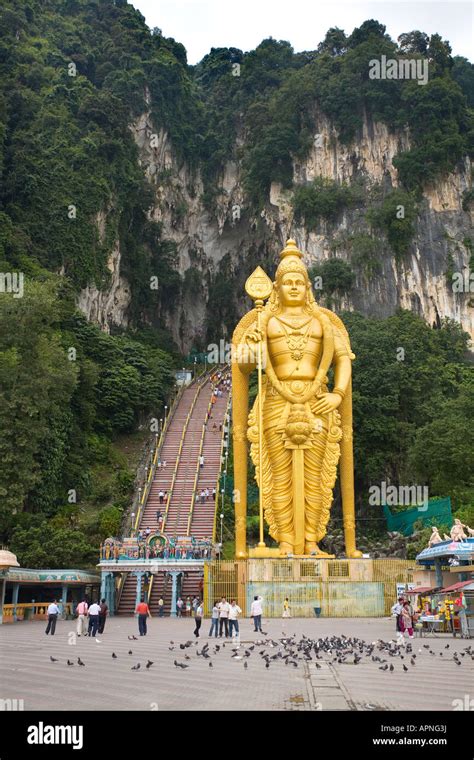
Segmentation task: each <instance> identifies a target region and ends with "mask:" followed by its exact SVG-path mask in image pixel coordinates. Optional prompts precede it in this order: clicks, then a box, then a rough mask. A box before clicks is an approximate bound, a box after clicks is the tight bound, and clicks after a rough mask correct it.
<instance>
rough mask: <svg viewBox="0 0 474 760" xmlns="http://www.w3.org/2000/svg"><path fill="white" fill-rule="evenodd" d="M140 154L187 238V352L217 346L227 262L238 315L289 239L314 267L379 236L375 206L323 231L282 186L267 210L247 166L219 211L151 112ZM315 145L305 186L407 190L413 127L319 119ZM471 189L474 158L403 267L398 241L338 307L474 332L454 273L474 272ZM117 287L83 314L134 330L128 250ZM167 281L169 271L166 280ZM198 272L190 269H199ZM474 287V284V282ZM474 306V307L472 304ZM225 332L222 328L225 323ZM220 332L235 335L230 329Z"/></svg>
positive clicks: (422, 216) (425, 221)
mask: <svg viewBox="0 0 474 760" xmlns="http://www.w3.org/2000/svg"><path fill="white" fill-rule="evenodd" d="M131 130H132V133H133V135H134V138H135V141H136V143H137V145H138V148H139V155H140V163H141V165H142V167H143V169H144V171H145V173H146V175H147V177H148V179H149V181H150V183H151V184H152V185H153V186H154V188H155V204H154V208H153V209H152V212H151V214H152V217H153V219H155V220H157V221H160V222H161V223H162V225H163V237H164V238H167V239H169V240H172V241H174V242H175V243H176V246H177V251H178V261H177V268H178V269H179V272H180V274H181V275H182V276H183V278H185V277H186V272H187V271H188V270H192V272H193V279H192V282H193V283H194V285H193V287H191V288H187V289H184V288H183V292H182V298H181V300H180V301H179V302H177V303H175V304H174V305H173V307H172V309H171V310H169V311H168V312H167V314H166V315H165V321H166V322H167V325H168V327H169V329H170V331H171V333H172V334H173V337H174V339H175V341H176V343H177V344H178V345H179V346H180V348H181V349H182V350H183V351H187V350H189V348H190V347H191V346H192V345H193V344H195V343H196V341H201V343H202V342H203V341H204V342H205V328H206V320H207V321H209V319H211V321H212V317H213V314H212V307H213V303H212V282H213V278H214V277H215V276H216V274H217V273H218V272H219V270H220V267H221V266H222V264H223V262H224V260H225V262H226V268H225V272H226V276H227V277H229V278H231V279H232V285H233V288H234V293H235V296H234V298H235V309H236V312H237V313H242V312H243V311H244V310H245V309H246V308H248V305H249V304H248V303H247V301H246V298H245V295H244V291H243V284H244V282H245V279H246V277H247V276H248V275H249V274H250V272H251V271H252V269H253V268H254V266H256V264H257V263H260V264H262V266H264V268H265V267H266V268H267V270H268V271H269V274H272V270H273V269H274V265H275V264H276V261H277V255H278V252H279V250H280V249H281V247H282V244H283V243H284V241H285V240H286V238H288V237H290V236H291V237H294V238H295V239H296V241H297V243H298V245H299V247H300V248H302V249H303V250H304V251H305V252H306V255H307V261H306V263H307V264H311V263H314V262H316V261H321V260H324V259H327V258H330V257H333V256H338V257H340V258H343V259H346V260H347V261H349V262H350V261H351V248H350V245H349V244H348V243H347V238H348V237H349V236H350V235H351V234H353V233H354V232H359V233H364V232H365V233H368V232H369V229H368V227H367V223H366V222H365V220H364V214H365V212H366V210H367V207H365V208H364V206H362V208H357V209H351V210H348V211H345V212H344V213H342V214H341V216H340V217H339V218H338V220H337V222H335V223H331V224H329V223H324V222H322V223H321V224H320V226H319V227H318V229H317V231H316V232H314V231H309V230H307V229H305V227H304V226H302V225H296V224H295V222H294V219H293V211H292V206H291V202H290V201H291V192H288V191H284V190H283V189H282V188H281V186H279V185H278V184H276V183H275V184H273V185H272V187H271V190H270V193H269V197H268V202H267V203H266V206H265V209H264V210H263V211H262V212H261V214H260V215H258V216H255V215H253V214H252V212H251V211H250V209H249V208H248V205H246V200H245V196H244V193H243V188H242V174H241V167H240V165H239V164H237V163H234V162H229V163H227V164H226V165H225V167H224V168H223V172H222V176H221V177H220V180H219V183H218V185H219V187H218V193H217V195H216V197H215V201H214V204H213V210H212V212H210V211H209V210H208V209H207V208H206V206H205V204H204V201H203V192H204V187H203V183H202V180H201V177H200V174H199V172H192V171H191V170H190V168H189V167H187V166H186V165H185V164H182V163H179V162H178V161H177V158H176V155H175V152H174V150H173V146H172V144H171V143H170V141H169V139H168V137H167V134H166V132H165V131H164V130H155V128H154V126H153V123H152V121H151V118H150V116H149V114H143V115H142V116H141V117H140V118H139V119H137V120H136V122H135V123H134V124H133V125H131ZM314 134H315V140H314V145H313V148H312V150H311V151H310V153H309V155H308V157H307V158H306V159H305V161H300V162H295V163H294V166H293V178H294V182H295V184H302V183H306V182H309V181H311V180H313V179H314V178H316V177H318V176H322V177H325V178H328V179H331V180H337V181H339V182H347V183H352V182H354V181H363V182H364V183H365V187H366V190H367V192H370V190H371V188H374V187H376V186H381V187H383V188H384V189H385V190H389V189H391V188H395V187H397V184H398V179H397V171H396V169H395V168H394V166H393V163H392V160H393V158H394V156H396V155H397V154H398V153H400V152H401V151H403V150H406V149H408V148H409V147H410V137H409V134H407V132H406V131H403V130H402V131H401V132H398V133H392V132H390V131H389V130H388V128H387V127H386V126H385V125H384V124H381V123H373V122H371V121H369V120H367V119H366V120H365V123H364V125H363V128H362V130H361V132H360V134H359V136H358V139H357V140H355V141H354V142H353V144H351V145H349V146H346V145H342V144H341V143H340V142H339V141H338V139H337V133H336V131H335V129H334V128H333V126H332V125H331V123H330V122H329V121H328V119H327V118H326V117H325V116H324V115H321V114H318V113H317V112H315V113H314ZM470 187H471V163H470V161H469V159H468V158H466V159H465V160H464V161H463V162H461V163H460V164H459V165H458V166H457V167H456V170H455V171H454V172H453V173H452V174H450V175H449V176H447V177H445V178H444V179H443V180H442V181H440V182H439V183H438V184H437V185H436V186H435V187H431V188H427V189H426V190H425V193H424V196H423V199H422V201H421V203H420V204H419V206H418V209H419V216H418V219H417V223H416V234H415V237H414V239H413V242H412V244H411V246H410V251H409V253H408V254H407V255H406V256H405V257H403V260H398V261H397V260H396V258H395V256H394V254H393V253H392V252H391V251H390V249H389V247H388V245H387V242H386V240H385V239H384V237H383V236H382V235H381V236H380V240H379V242H380V253H379V255H378V261H377V271H376V273H374V272H371V273H370V274H367V273H364V271H362V270H361V269H360V268H357V267H355V266H353V269H354V272H355V274H356V282H355V286H354V287H353V289H352V290H351V292H350V295H349V296H348V297H346V298H344V299H342V300H341V301H340V302H339V303H338V304H337V308H338V309H342V308H344V309H351V310H357V311H360V312H362V313H364V314H366V315H369V316H378V317H385V316H389V315H391V314H393V313H394V311H395V310H396V309H397V308H398V307H400V306H401V307H403V308H406V309H410V310H412V311H414V312H416V313H417V314H419V315H420V316H422V317H423V318H424V319H425V320H426V321H427V322H428V323H429V324H430V325H438V324H439V323H440V320H442V319H443V318H445V317H450V318H452V319H454V320H456V321H458V322H460V323H461V324H462V326H463V327H464V329H465V330H466V331H467V332H469V333H470V334H471V336H472V337H474V309H473V308H472V306H471V305H470V304H471V303H472V304H474V294H473V293H471V294H470V293H469V292H467V293H466V292H460V293H455V292H453V287H452V280H451V275H452V273H453V272H455V273H456V272H460V273H462V272H468V270H469V259H470V255H471V252H470V250H469V245H470V239H472V240H473V241H474V231H473V218H472V214H471V213H469V212H468V211H465V210H463V208H462V202H463V193H464V192H465V191H466V190H469V189H470ZM110 266H111V271H112V272H113V275H112V285H111V287H110V291H109V292H108V293H104V292H101V293H98V292H97V291H95V290H94V289H87V290H86V291H84V292H83V294H82V295H81V298H80V299H79V304H80V307H81V308H82V309H83V310H84V311H85V312H86V313H87V314H88V316H89V317H90V318H91V319H94V320H95V321H97V322H99V324H100V325H102V326H103V327H104V329H107V328H108V327H110V325H111V324H119V323H120V324H126V322H127V307H128V304H129V300H130V293H129V292H128V290H127V285H126V283H125V282H124V281H123V278H122V277H121V276H120V251H119V250H118V248H117V249H116V250H114V251H113V253H112V254H111V260H110ZM157 275H158V276H159V273H157ZM188 275H189V271H188ZM473 290H474V285H473ZM471 299H472V300H471ZM217 330H219V327H218V326H217ZM220 335H221V337H222V338H224V339H228V338H229V335H228V334H227V333H226V331H225V329H221V330H220Z"/></svg>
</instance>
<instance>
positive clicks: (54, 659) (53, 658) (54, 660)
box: [49, 655, 57, 662]
mask: <svg viewBox="0 0 474 760" xmlns="http://www.w3.org/2000/svg"><path fill="white" fill-rule="evenodd" d="M49 659H50V660H51V662H57V660H56V658H55V657H51V655H50V656H49Z"/></svg>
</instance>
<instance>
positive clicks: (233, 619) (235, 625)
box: [229, 599, 242, 638]
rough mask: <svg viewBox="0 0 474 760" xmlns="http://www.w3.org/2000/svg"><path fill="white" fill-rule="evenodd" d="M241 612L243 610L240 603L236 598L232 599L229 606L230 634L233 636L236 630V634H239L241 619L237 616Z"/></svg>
mask: <svg viewBox="0 0 474 760" xmlns="http://www.w3.org/2000/svg"><path fill="white" fill-rule="evenodd" d="M241 612H242V610H241V609H240V607H239V605H238V604H236V601H235V599H232V601H231V603H230V607H229V636H230V637H231V638H232V636H233V635H234V631H235V635H236V636H238V635H239V621H238V619H237V618H238V617H239V615H240V613H241Z"/></svg>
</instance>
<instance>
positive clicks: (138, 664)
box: [130, 662, 140, 670]
mask: <svg viewBox="0 0 474 760" xmlns="http://www.w3.org/2000/svg"><path fill="white" fill-rule="evenodd" d="M130 670H140V663H139V662H138V663H137V664H136V665H133V667H131V668H130Z"/></svg>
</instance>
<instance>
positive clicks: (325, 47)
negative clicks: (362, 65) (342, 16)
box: [318, 26, 347, 56]
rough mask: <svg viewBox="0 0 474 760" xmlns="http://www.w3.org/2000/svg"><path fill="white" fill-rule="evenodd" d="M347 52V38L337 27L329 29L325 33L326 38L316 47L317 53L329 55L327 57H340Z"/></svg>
mask: <svg viewBox="0 0 474 760" xmlns="http://www.w3.org/2000/svg"><path fill="white" fill-rule="evenodd" d="M346 50H347V37H346V35H345V33H344V31H343V29H339V27H337V26H333V27H331V29H328V31H327V32H326V36H325V38H324V40H323V41H322V42H320V43H319V45H318V53H329V55H332V56H336V55H342V53H345V52H346Z"/></svg>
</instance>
